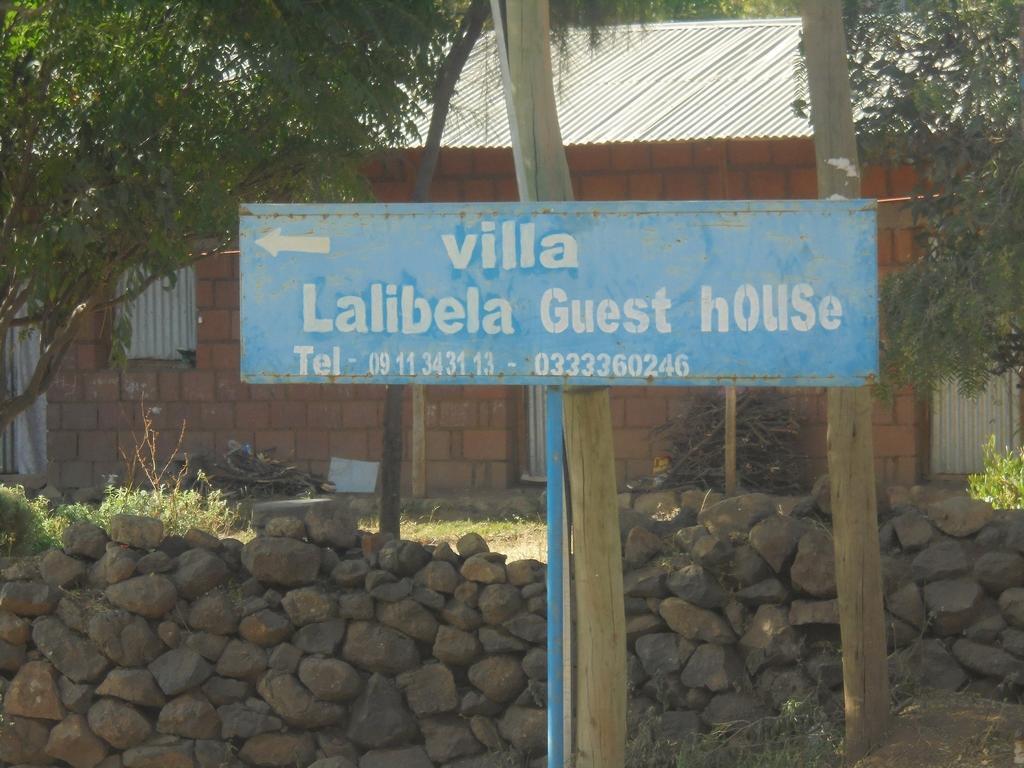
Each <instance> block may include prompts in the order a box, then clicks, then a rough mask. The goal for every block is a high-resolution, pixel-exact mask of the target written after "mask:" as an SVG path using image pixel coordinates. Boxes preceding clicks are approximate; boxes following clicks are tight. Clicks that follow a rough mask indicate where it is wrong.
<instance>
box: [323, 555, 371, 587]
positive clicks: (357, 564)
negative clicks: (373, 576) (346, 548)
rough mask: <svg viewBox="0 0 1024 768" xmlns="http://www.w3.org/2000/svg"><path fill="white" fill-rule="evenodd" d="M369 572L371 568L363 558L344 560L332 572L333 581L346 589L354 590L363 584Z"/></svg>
mask: <svg viewBox="0 0 1024 768" xmlns="http://www.w3.org/2000/svg"><path fill="white" fill-rule="evenodd" d="M369 572H370V566H369V564H368V563H367V562H366V561H365V560H363V559H362V558H359V559H358V560H342V561H341V562H340V563H338V564H337V565H336V566H334V568H333V569H332V570H331V581H333V582H335V583H336V584H338V585H339V586H342V587H345V588H346V589H353V588H355V587H358V586H361V585H362V584H363V582H364V581H365V580H366V574H367V573H369Z"/></svg>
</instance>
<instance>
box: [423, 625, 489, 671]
mask: <svg viewBox="0 0 1024 768" xmlns="http://www.w3.org/2000/svg"><path fill="white" fill-rule="evenodd" d="M482 653H483V647H482V646H481V645H480V641H479V640H477V638H476V636H474V635H472V634H470V633H469V632H464V631H463V630H461V629H457V628H455V627H449V626H445V625H443V624H442V625H441V626H439V627H438V629H437V637H436V638H435V639H434V647H433V651H432V654H433V656H434V658H436V659H437V660H439V661H442V662H444V663H445V664H451V665H452V666H456V667H466V666H469V665H470V664H472V663H474V662H475V661H476V660H477V659H479V658H480V655H481V654H482Z"/></svg>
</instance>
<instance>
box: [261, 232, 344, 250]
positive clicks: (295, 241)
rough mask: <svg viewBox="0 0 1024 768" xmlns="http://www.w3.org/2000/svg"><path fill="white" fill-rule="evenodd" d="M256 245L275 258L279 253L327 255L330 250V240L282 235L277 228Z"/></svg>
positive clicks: (327, 238)
mask: <svg viewBox="0 0 1024 768" xmlns="http://www.w3.org/2000/svg"><path fill="white" fill-rule="evenodd" d="M256 245H258V246H260V247H261V248H263V249H265V250H266V251H267V252H268V253H269V254H270V255H271V256H275V257H276V256H277V254H279V253H280V252H281V251H297V252H299V253H327V252H328V251H330V250H331V238H329V237H313V236H309V235H282V234H281V230H280V228H278V229H274V230H272V231H271V232H270V233H269V234H267V235H264V236H263V237H261V238H260V239H259V240H257V241H256Z"/></svg>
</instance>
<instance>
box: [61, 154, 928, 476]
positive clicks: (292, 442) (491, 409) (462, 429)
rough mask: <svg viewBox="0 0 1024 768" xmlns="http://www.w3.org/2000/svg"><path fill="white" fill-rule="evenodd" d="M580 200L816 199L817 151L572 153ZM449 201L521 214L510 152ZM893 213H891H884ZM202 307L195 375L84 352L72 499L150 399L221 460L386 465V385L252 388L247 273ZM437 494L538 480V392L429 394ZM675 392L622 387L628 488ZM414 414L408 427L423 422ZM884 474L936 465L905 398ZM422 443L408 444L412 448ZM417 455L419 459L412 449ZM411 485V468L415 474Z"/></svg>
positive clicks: (75, 377) (386, 166)
mask: <svg viewBox="0 0 1024 768" xmlns="http://www.w3.org/2000/svg"><path fill="white" fill-rule="evenodd" d="M567 155H568V159H569V167H570V170H571V172H572V178H573V188H574V190H575V193H576V196H577V197H578V198H579V199H581V200H643V199H677V200H697V199H744V198H752V199H756V198H813V197H815V196H816V181H815V170H814V151H813V146H812V144H811V142H810V141H809V140H787V141H705V142H691V143H664V144H611V145H588V146H576V147H569V148H568V150H567ZM416 158H417V153H416V152H401V153H396V154H395V155H393V156H390V157H387V158H381V159H379V160H377V161H375V162H374V163H371V164H370V165H369V166H368V168H367V176H368V177H369V179H370V181H371V183H372V186H373V190H374V193H375V194H376V196H377V199H379V200H381V201H385V202H388V201H392V202H398V201H406V200H408V199H409V196H410V194H411V192H412V184H413V179H414V176H415V170H416ZM911 184H912V178H910V177H909V176H908V174H907V173H906V172H904V171H903V170H895V171H886V170H884V169H878V168H872V169H867V170H866V172H865V177H864V194H865V196H870V197H891V196H898V195H905V194H907V193H908V192H909V191H910V186H911ZM431 199H433V200H435V201H473V200H476V201H487V200H515V199H517V192H516V188H515V177H514V169H513V164H512V153H511V151H510V150H501V149H475V150H469V149H463V150H445V151H443V152H442V154H441V157H440V160H439V163H438V169H437V174H436V176H435V180H434V184H433V187H432V190H431ZM884 206H885V204H883V208H884ZM880 223H881V224H882V226H881V227H880V231H879V267H880V271H881V272H883V273H884V272H886V271H888V270H890V269H893V268H896V267H898V266H899V265H900V264H902V263H905V262H906V261H907V260H908V259H909V258H910V257H911V253H912V248H913V238H912V236H911V230H910V228H909V224H908V223H907V222H906V221H904V220H903V219H902V218H900V217H896V216H880ZM196 294H197V295H196V299H197V306H198V311H199V314H200V317H201V324H200V326H199V335H198V349H197V354H196V368H195V369H194V370H192V369H183V368H181V367H179V366H177V365H175V364H171V363H167V364H152V365H153V366H155V367H151V368H147V369H142V368H141V367H140V364H134V366H132V367H129V370H127V371H124V372H118V371H115V370H111V369H110V368H109V367H108V366H107V365H106V363H105V360H106V359H107V353H108V345H107V344H106V342H105V339H107V338H108V333H107V328H108V324H106V323H105V322H104V319H103V318H97V320H96V323H95V325H94V327H93V328H91V329H90V332H89V334H88V336H87V337H86V338H83V339H82V341H81V342H80V343H79V344H78V345H77V347H76V349H75V354H74V355H72V356H71V358H70V359H69V360H68V362H67V364H66V365H65V366H64V370H63V371H62V373H61V374H60V376H59V378H58V381H57V383H56V384H55V385H54V387H53V389H52V390H51V393H50V395H51V396H50V400H51V403H52V405H51V407H50V415H49V419H50V427H51V432H50V441H49V442H50V457H51V474H52V475H53V476H54V477H53V479H54V480H55V481H56V482H58V483H60V484H62V485H65V486H81V485H88V484H91V483H93V482H96V480H97V478H98V477H99V476H100V475H102V474H105V473H111V472H114V473H118V474H120V473H122V472H123V469H122V464H121V461H120V459H119V455H120V452H122V451H131V450H132V448H133V446H134V438H133V432H134V435H135V436H136V437H137V436H138V435H139V434H140V426H141V425H140V421H141V406H140V398H142V397H144V398H145V404H146V406H147V407H151V408H153V409H154V413H155V416H154V421H155V424H156V426H157V427H158V428H159V429H160V430H161V432H162V433H163V437H162V439H163V440H164V442H165V444H167V445H172V444H173V443H174V442H175V441H176V439H177V435H178V433H179V431H180V429H181V424H182V421H184V422H185V425H186V429H185V436H184V440H183V447H184V448H185V449H186V450H188V451H200V452H205V453H214V454H216V453H219V452H221V451H223V450H224V448H225V446H226V444H227V441H228V440H230V439H233V440H237V441H239V442H242V443H251V444H252V445H254V446H255V447H257V448H259V449H269V448H274V449H275V450H276V455H277V456H278V457H281V458H286V459H289V460H293V461H295V462H296V464H298V465H300V466H303V467H306V468H310V469H312V470H314V471H318V472H323V471H325V470H326V467H327V463H328V460H329V457H330V456H332V455H333V456H343V457H346V458H355V459H377V458H379V456H380V452H381V417H382V392H383V390H382V388H381V387H378V386H373V385H360V386H349V385H344V386H337V385H315V384H291V385H270V386H268V385H262V386H249V385H245V384H242V383H241V382H240V381H239V378H238V374H237V371H238V363H239V332H238V262H237V258H236V257H229V256H222V257H218V258H215V259H207V260H205V261H203V262H202V263H201V264H200V265H199V266H198V273H197V284H196ZM427 392H428V406H427V477H428V490H430V491H432V492H434V491H441V490H451V489H462V488H504V487H508V486H510V485H513V484H515V483H516V482H517V480H518V478H519V476H520V475H521V473H522V471H523V469H524V455H525V447H524V437H525V420H524V417H523V411H524V410H525V409H524V403H523V392H522V389H521V388H518V387H428V390H427ZM794 394H795V397H796V400H797V402H798V405H799V412H800V414H801V418H802V419H803V421H804V423H805V430H804V447H805V450H806V452H807V453H808V455H809V457H810V458H811V462H810V464H811V474H812V475H813V474H816V473H817V472H820V471H823V468H824V455H825V406H824V401H825V398H824V396H823V393H822V392H821V391H819V390H804V391H802V392H800V393H798V394H797V393H794ZM687 396H688V393H687V390H685V389H682V388H680V389H676V388H651V389H645V388H629V387H619V388H613V389H612V420H613V426H614V429H615V450H616V457H617V474H618V480H619V483H620V485H621V484H623V483H624V482H625V481H626V479H627V478H630V477H635V476H637V475H641V474H647V473H648V472H649V471H650V467H651V462H652V458H653V456H654V455H656V454H657V453H658V452H659V451H660V450H661V446H659V445H657V444H656V443H653V442H652V440H651V437H650V429H651V428H652V427H654V426H656V425H658V424H661V423H663V422H664V421H665V419H666V418H668V417H669V416H671V415H673V414H674V413H677V412H678V411H679V409H680V408H682V407H685V403H686V399H687ZM408 407H409V405H408V403H407V412H406V421H405V423H406V425H408V424H409V423H410V420H411V417H410V413H409V411H408ZM875 424H876V428H875V443H876V463H877V468H878V472H879V477H880V478H881V479H883V480H885V481H886V482H901V483H907V482H912V481H913V480H914V479H916V478H917V477H918V476H919V474H920V472H921V470H922V469H923V467H924V464H923V463H922V462H924V460H925V458H926V457H925V455H924V453H925V451H924V446H925V445H926V444H927V440H926V439H925V435H924V429H923V424H924V421H923V414H922V413H921V412H920V409H919V407H918V406H917V404H916V402H915V400H914V398H913V396H912V395H911V394H909V393H900V394H899V396H898V397H897V398H896V399H895V401H894V403H892V404H891V406H882V405H879V406H877V407H876V411H875ZM408 444H409V440H408V435H407V436H406V446H408ZM407 453H408V451H407ZM403 477H404V478H405V479H406V482H407V481H408V455H407V456H406V462H405V463H404V465H403Z"/></svg>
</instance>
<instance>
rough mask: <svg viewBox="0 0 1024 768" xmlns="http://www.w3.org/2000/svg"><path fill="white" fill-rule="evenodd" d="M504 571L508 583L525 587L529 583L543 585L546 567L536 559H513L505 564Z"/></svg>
mask: <svg viewBox="0 0 1024 768" xmlns="http://www.w3.org/2000/svg"><path fill="white" fill-rule="evenodd" d="M505 572H506V575H507V576H508V583H509V584H511V585H512V586H514V587H525V586H527V585H529V584H538V585H543V584H544V578H545V576H546V575H547V568H546V567H545V566H544V563H542V562H540V561H538V560H533V559H527V560H515V561H513V562H511V563H508V564H506V565H505ZM523 596H524V597H526V595H523Z"/></svg>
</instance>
